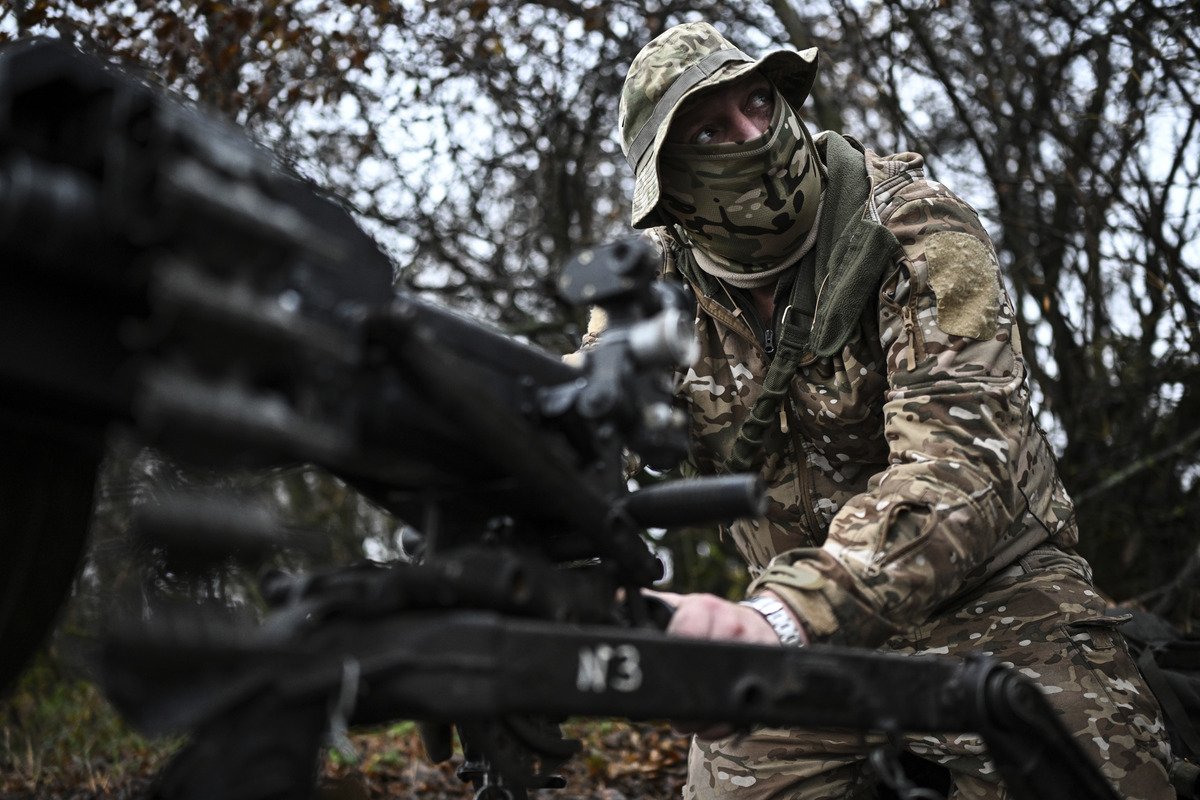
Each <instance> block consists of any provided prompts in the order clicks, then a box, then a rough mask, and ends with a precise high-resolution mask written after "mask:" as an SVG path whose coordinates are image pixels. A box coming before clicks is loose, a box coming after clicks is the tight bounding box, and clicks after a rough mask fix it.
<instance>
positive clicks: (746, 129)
mask: <svg viewBox="0 0 1200 800" xmlns="http://www.w3.org/2000/svg"><path fill="white" fill-rule="evenodd" d="M766 131H767V126H766V125H765V124H764V123H763V121H762V120H760V119H757V118H755V117H749V116H747V115H746V114H743V113H741V112H739V113H738V114H737V115H736V116H734V118H733V124H732V126H731V128H730V133H731V134H732V137H731V138H732V139H733V141H735V142H737V143H738V144H745V143H746V142H748V141H750V140H751V139H757V138H758V137H759V136H762V135H763V134H764V133H766Z"/></svg>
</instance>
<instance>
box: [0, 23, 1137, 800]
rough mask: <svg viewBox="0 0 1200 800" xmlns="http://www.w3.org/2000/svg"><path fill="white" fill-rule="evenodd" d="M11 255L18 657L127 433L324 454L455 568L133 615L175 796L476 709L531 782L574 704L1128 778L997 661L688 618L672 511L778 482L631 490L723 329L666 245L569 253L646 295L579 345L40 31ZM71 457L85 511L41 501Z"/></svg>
mask: <svg viewBox="0 0 1200 800" xmlns="http://www.w3.org/2000/svg"><path fill="white" fill-rule="evenodd" d="M0 255H2V256H3V261H4V264H5V267H4V268H3V269H2V270H0V389H2V391H0V426H2V429H3V431H4V432H5V435H6V437H9V436H11V439H10V441H11V442H13V443H15V445H16V446H15V448H14V449H13V450H12V452H13V453H14V454H15V457H13V458H10V459H8V460H6V461H4V462H2V463H0V466H2V467H3V468H4V470H5V476H6V477H16V478H21V476H22V471H21V465H22V463H24V461H25V460H26V459H32V458H34V457H35V456H40V458H41V460H42V463H43V465H44V466H43V467H42V472H41V473H39V474H37V475H34V476H32V477H24V478H22V479H21V480H22V482H21V483H19V484H18V486H19V489H20V491H18V492H12V493H10V495H11V496H8V495H6V496H5V497H6V499H7V500H8V501H10V502H11V503H13V504H14V505H15V506H17V507H19V508H20V509H22V511H23V513H22V514H21V515H14V516H13V517H12V519H13V520H15V521H14V522H5V523H4V524H5V525H6V528H5V529H4V531H3V535H4V541H5V542H6V546H7V547H10V548H11V549H12V551H13V552H16V553H18V555H20V554H21V553H24V554H25V556H24V557H21V558H17V559H14V560H12V561H9V562H7V563H9V564H14V565H15V566H13V567H11V568H8V569H6V570H5V572H4V573H2V574H0V577H3V579H4V588H3V592H4V594H3V595H0V598H2V600H3V605H0V626H2V627H0V635H2V636H3V637H4V641H5V646H6V647H7V646H8V643H9V641H10V640H11V641H13V642H14V643H15V644H16V645H17V646H18V647H22V648H28V646H29V643H30V642H31V641H32V640H33V639H34V638H36V635H37V633H38V630H39V628H40V627H41V626H44V624H45V620H46V619H47V618H48V614H49V612H39V613H40V616H39V620H40V621H37V622H35V624H33V625H26V626H25V627H23V628H16V627H14V626H13V625H12V624H11V622H10V620H12V619H13V618H15V616H16V615H15V614H14V613H13V609H14V608H16V607H17V605H18V604H21V603H27V602H28V600H29V598H30V597H31V596H33V593H34V592H35V591H41V592H42V594H41V595H40V596H37V597H36V598H35V599H36V605H37V607H38V608H39V609H42V608H44V607H45V606H46V605H47V604H49V605H51V606H52V605H53V603H54V601H55V599H56V597H55V596H54V595H55V593H56V592H61V590H62V585H63V582H64V580H65V578H64V577H63V576H69V574H70V568H71V567H72V566H73V563H74V558H75V555H74V553H75V551H76V550H77V548H78V545H79V539H78V531H77V529H78V528H81V527H82V517H83V516H85V515H86V508H87V500H88V498H89V497H90V492H91V480H92V475H93V473H94V466H95V461H96V459H97V458H98V453H99V450H100V447H101V446H102V441H103V435H104V432H105V431H106V430H108V429H109V428H110V427H111V426H113V425H125V426H128V427H130V428H131V429H133V430H135V431H136V432H137V433H138V435H139V436H141V437H142V438H143V439H144V440H145V441H147V442H150V443H153V444H155V445H157V446H158V447H160V448H163V449H164V450H165V451H167V452H170V453H174V454H177V455H179V456H181V457H184V458H190V459H201V460H203V461H205V462H208V463H218V464H254V465H263V464H287V463H297V462H307V463H315V464H318V465H320V466H322V467H324V468H326V469H328V470H330V471H331V472H333V473H335V474H337V475H339V476H341V477H343V478H345V479H346V480H348V481H350V482H351V483H352V484H354V485H355V486H356V487H358V488H360V489H361V490H362V491H364V492H365V493H366V494H367V495H368V496H370V497H372V498H373V499H375V500H376V501H377V502H379V503H380V504H381V505H383V506H384V507H385V508H387V509H390V510H392V511H394V512H395V513H397V514H398V515H399V516H401V517H402V518H404V519H408V520H413V521H419V524H418V527H419V528H420V530H421V533H422V536H423V541H422V543H421V547H422V550H423V555H422V560H421V561H420V563H417V564H403V565H395V566H390V567H387V568H380V567H375V568H368V567H356V568H350V569H340V570H330V571H327V572H318V573H313V574H306V575H302V576H298V577H297V576H292V577H289V576H284V575H274V576H272V577H270V578H269V579H268V580H266V581H265V583H264V585H263V593H264V596H265V597H266V598H267V600H268V602H269V603H270V605H271V608H270V610H269V613H268V614H267V615H266V617H265V619H264V620H263V621H262V622H261V623H259V624H255V625H251V626H245V625H235V624H232V623H222V622H221V621H220V620H219V619H214V618H212V617H211V616H205V615H195V614H191V615H185V616H176V615H170V614H159V615H156V616H153V617H152V618H151V619H150V620H149V622H148V624H142V623H139V624H137V625H131V626H130V627H127V628H124V629H119V630H117V631H115V632H114V634H113V636H112V638H111V640H110V647H109V648H108V650H107V656H106V671H107V675H108V678H107V682H108V691H109V692H110V695H111V696H112V697H113V699H114V700H115V701H116V702H117V703H118V705H119V706H120V707H121V708H122V709H123V710H124V711H125V713H126V714H128V715H129V716H130V717H131V718H132V719H134V720H135V721H138V722H140V723H142V724H144V725H146V726H148V727H151V728H159V729H164V728H171V729H182V730H188V731H190V732H191V733H192V741H191V744H190V745H189V746H188V747H187V748H186V749H185V750H184V752H183V753H181V755H180V756H179V757H178V758H177V759H176V760H175V761H174V762H173V764H172V766H171V767H169V768H168V770H167V771H166V772H165V773H164V775H163V777H162V780H161V781H160V783H159V789H158V791H159V794H160V795H161V796H163V797H169V798H210V797H224V798H268V797H304V796H307V794H308V793H309V792H310V790H311V787H312V780H313V772H314V769H315V765H316V763H317V755H318V752H319V748H320V746H321V744H322V742H323V741H324V740H325V738H326V737H327V736H328V735H330V734H331V733H332V734H335V735H336V734H337V733H338V731H339V730H341V729H342V728H344V727H345V726H348V725H355V724H364V723H370V722H374V721H379V720H385V719H394V718H398V717H407V716H411V717H416V718H420V719H424V720H429V721H432V722H433V723H438V724H444V723H454V724H456V725H457V726H458V727H459V730H460V732H461V733H462V734H463V738H464V739H465V740H466V742H467V763H466V764H465V766H464V774H465V776H466V777H467V778H469V779H470V780H472V781H473V782H474V783H475V785H476V786H477V787H478V796H479V797H481V798H514V799H517V798H523V797H525V795H526V792H527V790H529V789H535V788H543V787H549V786H553V785H554V784H555V779H554V777H553V771H554V769H555V768H556V766H557V765H559V764H561V763H562V762H563V760H564V759H566V758H568V757H569V756H570V755H571V753H572V752H573V746H572V743H570V742H567V741H564V740H562V739H561V737H560V735H559V734H558V732H557V726H556V725H555V724H554V723H553V720H554V719H556V718H558V717H561V716H563V715H567V714H585V715H586V714H602V715H622V716H629V717H635V718H662V717H666V718H677V717H686V718H688V719H692V720H713V721H728V722H734V723H738V724H743V725H750V724H757V723H765V724H780V725H784V724H786V725H797V726H813V727H838V728H851V729H858V730H861V731H864V732H866V731H883V732H886V733H893V734H894V733H896V732H899V731H913V732H943V731H976V732H978V733H980V734H981V735H982V736H983V737H984V739H985V741H986V743H987V745H988V747H989V749H990V752H991V755H992V756H993V758H994V759H995V761H996V763H997V766H998V768H999V770H1000V772H1001V774H1002V775H1003V777H1004V779H1005V781H1006V782H1007V783H1008V785H1009V787H1010V789H1011V790H1012V791H1013V793H1014V795H1016V796H1019V797H1027V798H1055V797H1064V796H1070V797H1081V798H1082V797H1095V798H1111V797H1114V795H1113V793H1112V790H1111V788H1109V787H1108V785H1107V783H1106V782H1105V781H1104V779H1103V778H1101V777H1100V776H1099V773H1098V772H1096V770H1095V768H1094V767H1093V766H1092V765H1091V764H1090V763H1089V762H1088V761H1087V759H1086V758H1085V756H1083V755H1082V753H1081V752H1080V751H1079V750H1078V749H1077V748H1076V747H1075V745H1074V743H1073V742H1072V740H1071V739H1070V737H1069V736H1068V735H1067V733H1066V732H1065V731H1064V729H1063V728H1062V725H1061V723H1059V722H1058V720H1057V718H1056V717H1055V715H1054V713H1053V712H1052V711H1051V710H1050V709H1049V707H1048V706H1047V705H1046V704H1045V702H1044V700H1042V698H1041V696H1040V694H1039V692H1038V690H1037V689H1036V687H1034V686H1033V685H1032V684H1030V683H1029V682H1027V681H1025V680H1024V679H1023V678H1021V677H1019V676H1017V675H1015V674H1013V673H1012V672H1011V671H1009V670H1006V669H1004V668H1002V667H1000V666H999V665H997V664H995V663H994V662H990V661H987V660H984V659H979V660H971V661H967V662H961V661H956V660H951V659H938V658H907V657H901V656H885V655H880V654H877V653H868V652H858V651H853V650H844V649H833V648H824V647H812V648H806V649H802V650H794V649H787V650H785V649H782V648H765V647H757V646H749V645H736V644H726V643H711V642H695V641H684V640H679V639H672V638H668V637H665V636H664V635H663V634H662V633H660V632H659V630H658V629H657V627H656V626H655V624H654V613H653V609H652V608H651V607H650V606H649V605H648V604H647V603H646V602H645V600H644V599H643V596H642V595H641V593H640V591H639V590H640V588H641V587H645V586H648V585H650V584H651V583H652V582H653V581H654V580H655V579H656V578H657V577H658V574H659V568H660V565H659V564H658V562H657V560H656V559H655V558H654V557H653V555H652V554H651V553H650V552H649V550H648V549H647V547H646V545H645V543H644V541H643V539H642V537H641V532H642V530H643V529H644V528H646V527H648V526H655V525H668V524H670V525H677V524H681V523H684V522H691V521H704V520H713V519H720V518H730V517H735V516H738V515H746V514H754V513H761V507H760V503H761V502H762V495H761V491H760V490H759V489H758V487H757V484H756V482H755V481H754V480H753V479H752V478H749V477H747V476H732V477H728V478H722V479H706V480H700V481H694V482H687V483H679V484H667V485H664V486H662V487H661V488H659V487H656V488H654V489H646V490H641V491H637V492H630V491H629V489H628V487H627V485H626V482H625V480H624V476H623V474H622V452H623V448H626V447H628V448H630V449H632V450H633V451H635V452H637V453H639V454H640V455H641V456H642V457H643V458H648V459H650V460H660V461H663V462H670V461H672V460H674V459H677V458H678V457H679V455H680V454H681V452H682V448H683V446H684V437H683V434H682V430H681V427H680V425H679V420H678V415H677V414H675V413H673V411H672V409H671V407H670V397H671V387H670V385H669V383H668V382H667V379H666V377H665V375H666V373H667V371H668V370H667V367H669V366H670V365H672V364H678V363H681V362H683V363H686V360H687V359H686V350H687V346H688V337H687V330H688V325H687V317H686V314H684V313H683V310H682V306H681V303H680V301H679V299H678V298H677V297H675V296H674V295H673V293H672V292H671V290H669V289H667V288H664V287H662V286H660V285H658V284H656V283H654V282H653V281H652V280H651V275H652V272H653V269H652V267H651V265H650V264H649V263H648V262H647V260H646V259H647V255H646V253H645V251H644V250H642V249H640V248H639V247H638V246H637V245H635V244H634V243H631V242H622V243H617V244H614V245H611V246H608V247H604V248H597V249H594V250H590V251H587V252H585V253H583V254H581V255H580V256H579V257H577V258H576V259H575V260H574V261H573V262H572V263H571V264H570V265H568V267H567V268H566V270H565V272H564V278H563V281H562V289H563V292H564V295H565V296H566V297H568V298H569V299H571V300H572V301H574V302H577V303H595V304H599V305H601V306H603V307H605V308H606V309H607V311H608V312H609V315H610V318H611V324H610V327H609V329H608V332H607V334H606V336H605V337H604V340H603V342H602V343H601V344H600V345H599V346H598V347H596V348H595V349H594V350H592V351H590V352H589V353H588V354H587V358H586V361H585V364H584V366H583V367H573V366H568V365H566V364H564V363H562V362H561V361H560V360H558V359H555V358H552V357H550V356H548V355H546V354H544V353H541V352H540V351H537V350H536V349H533V348H530V347H527V346H524V345H521V344H518V343H516V342H514V341H513V340H511V339H508V338H506V337H504V336H502V335H499V334H497V333H495V332H492V331H490V330H488V329H486V328H485V327H484V326H481V325H479V324H477V323H475V322H473V321H471V320H469V319H466V318H463V317H461V316H459V315H456V314H452V313H450V312H448V311H445V310H443V309H440V308H438V307H436V306H434V305H431V304H429V303H426V302H423V301H421V300H419V299H418V298H416V297H413V296H411V295H408V294H406V293H403V292H400V293H396V292H394V291H393V288H392V285H391V270H390V266H389V264H388V262H387V259H386V258H384V257H383V256H382V255H381V254H380V253H379V251H378V250H377V249H376V247H375V246H374V244H373V243H372V242H371V240H370V239H369V238H368V237H367V236H365V235H364V234H363V233H362V232H361V231H360V230H359V229H358V228H357V227H356V226H355V225H354V223H353V222H352V220H351V218H350V217H349V215H348V214H347V213H346V212H345V211H344V210H343V209H342V208H341V207H340V206H338V205H337V203H336V202H334V201H332V200H330V199H327V198H323V197H321V196H320V194H319V193H318V192H316V191H314V190H313V189H312V188H311V187H308V186H306V185H304V184H303V183H301V182H300V181H298V180H296V179H295V178H293V177H290V176H289V175H288V174H287V172H286V171H285V170H283V169H281V168H280V167H279V166H278V165H276V164H275V163H274V161H273V159H272V158H271V156H270V154H269V153H266V152H264V151H263V150H261V149H259V148H257V147H255V146H254V145H253V144H251V143H250V141H249V140H248V139H247V138H246V137H245V136H244V135H243V134H241V132H239V131H238V130H237V129H235V128H233V127H230V126H227V125H223V124H221V123H219V122H217V121H215V120H213V119H212V118H210V117H207V116H205V115H203V114H201V113H199V112H197V111H196V110H194V109H192V108H189V107H187V106H185V105H183V104H181V103H178V102H175V101H172V100H170V99H169V98H166V97H164V96H163V95H162V94H161V93H159V92H156V91H154V90H152V89H150V88H149V87H148V86H147V85H145V84H143V83H142V82H140V81H138V80H136V79H135V78H132V77H130V76H129V75H127V74H125V73H123V72H120V71H118V70H116V69H113V68H111V67H107V66H104V65H102V64H100V63H98V62H97V61H95V60H93V59H88V58H84V57H82V56H80V55H79V54H77V53H75V52H74V51H72V50H70V49H68V48H65V47H62V46H60V45H56V44H53V43H48V42H24V43H18V44H17V45H15V46H12V47H9V48H7V49H6V50H5V51H4V52H3V53H2V54H0ZM55 482H57V485H58V489H61V490H62V491H63V494H64V495H65V496H66V497H67V498H68V499H69V500H70V502H64V503H62V507H63V510H62V511H61V512H59V516H60V517H61V519H58V518H50V517H47V516H46V515H38V514H37V513H35V512H36V511H37V509H38V508H40V507H42V506H45V505H46V502H44V501H45V500H46V498H47V497H48V496H49V495H48V493H49V492H51V491H55ZM142 524H143V525H144V526H145V527H146V528H147V529H148V530H149V531H150V532H151V533H152V535H155V536H158V537H159V538H160V540H174V541H175V542H176V543H178V542H180V541H185V542H186V540H188V539H189V538H191V539H200V538H210V539H212V540H216V539H217V538H218V537H219V536H221V535H225V536H230V535H235V534H236V536H237V537H238V538H239V540H241V541H250V540H254V541H260V542H270V541H272V540H273V539H274V538H276V537H275V533H276V529H275V526H274V524H273V523H272V521H271V520H257V521H256V520H255V519H253V518H247V517H246V516H245V515H242V514H239V509H238V508H237V507H236V506H234V507H231V506H229V505H227V504H223V503H221V502H216V503H214V504H209V505H204V504H196V503H194V502H192V501H190V500H187V499H178V498H176V499H174V500H173V501H171V502H167V503H165V504H163V505H162V506H160V507H157V508H151V509H148V510H147V515H146V517H145V518H144V519H143V520H142ZM39 539H41V540H54V541H62V542H64V543H66V544H65V546H64V548H63V550H62V552H60V553H58V555H57V556H56V557H55V558H53V559H51V560H52V563H53V566H54V567H55V569H56V571H57V575H58V577H57V579H56V581H55V582H54V583H53V586H51V587H50V588H49V589H38V587H35V585H34V584H35V583H38V582H37V581H30V580H27V579H25V578H24V572H26V571H28V570H29V569H31V568H37V566H38V563H37V559H38V558H43V559H44V558H45V557H44V556H37V555H36V554H37V553H39V552H40V550H39V548H38V547H36V546H34V545H33V544H31V543H36V542H37V541H38V540H39ZM196 544H197V546H202V545H203V544H204V543H203V542H197V543H196ZM210 544H211V542H210ZM0 563H5V562H0ZM619 589H623V590H624V591H623V592H618V590H619ZM618 598H620V599H618ZM13 631H15V632H13ZM697 663H703V664H704V669H703V670H702V671H699V670H696V669H694V665H696V664H697ZM8 677H10V675H7V674H0V679H6V678H8ZM888 687H900V690H899V691H889V690H888ZM431 730H433V731H436V730H438V728H437V727H436V725H435V726H434V727H433V728H432V729H431ZM435 749H436V748H435Z"/></svg>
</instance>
